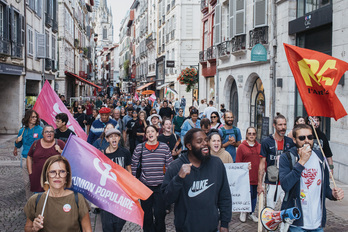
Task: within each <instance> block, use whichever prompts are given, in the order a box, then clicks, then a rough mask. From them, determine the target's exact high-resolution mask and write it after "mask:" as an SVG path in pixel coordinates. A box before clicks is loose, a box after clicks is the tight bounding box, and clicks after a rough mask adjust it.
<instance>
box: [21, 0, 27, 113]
mask: <svg viewBox="0 0 348 232" xmlns="http://www.w3.org/2000/svg"><path fill="white" fill-rule="evenodd" d="M23 6H24V22H23V23H24V30H25V32H24V35H26V34H27V5H26V3H25V1H23ZM22 39H23V38H22ZM27 42H28V41H27V36H24V45H23V50H24V59H23V65H24V96H23V97H24V99H23V102H24V104H23V105H24V107H23V114H22V116H24V112H25V97H26V96H27V81H26V75H27V46H26V45H27Z"/></svg>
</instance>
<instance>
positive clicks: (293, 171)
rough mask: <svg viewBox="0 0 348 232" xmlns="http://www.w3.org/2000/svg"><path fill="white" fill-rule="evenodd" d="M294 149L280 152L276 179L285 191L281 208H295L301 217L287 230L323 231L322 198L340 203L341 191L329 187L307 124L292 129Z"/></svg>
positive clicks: (322, 161)
mask: <svg viewBox="0 0 348 232" xmlns="http://www.w3.org/2000/svg"><path fill="white" fill-rule="evenodd" d="M293 137H294V139H293V140H294V142H295V143H296V147H293V148H291V149H290V150H289V151H287V152H285V153H283V154H282V155H281V156H280V160H279V179H280V183H281V186H282V188H283V189H284V191H285V193H286V194H285V197H284V201H283V204H282V207H281V209H282V210H284V209H289V208H292V207H297V208H298V209H299V211H300V212H301V213H300V215H301V217H300V218H299V219H298V220H295V221H294V222H293V224H292V225H291V226H290V228H289V231H290V232H295V231H300V232H301V231H317V232H323V231H324V230H323V228H324V227H325V223H326V208H325V198H328V199H330V200H333V201H336V200H342V199H343V197H344V192H343V190H342V189H340V188H333V189H331V188H330V177H329V171H330V167H329V166H328V163H327V162H325V158H324V156H323V154H322V153H321V151H320V150H315V149H314V150H313V145H314V141H313V140H314V136H313V134H312V128H311V127H310V126H309V125H305V124H301V125H297V126H296V127H295V128H294V129H293Z"/></svg>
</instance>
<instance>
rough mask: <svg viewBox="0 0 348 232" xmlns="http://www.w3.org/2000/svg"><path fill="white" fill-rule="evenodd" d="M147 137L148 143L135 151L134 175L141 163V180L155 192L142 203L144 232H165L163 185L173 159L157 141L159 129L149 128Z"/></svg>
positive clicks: (140, 145) (163, 144) (165, 146)
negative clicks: (165, 174)
mask: <svg viewBox="0 0 348 232" xmlns="http://www.w3.org/2000/svg"><path fill="white" fill-rule="evenodd" d="M145 136H146V138H147V141H146V142H144V143H141V144H138V145H137V146H136V148H135V150H134V153H133V157H132V174H133V175H134V176H135V175H136V172H137V167H138V163H139V161H140V162H141V165H142V168H141V174H140V177H139V180H140V181H141V182H142V183H143V184H145V185H146V186H147V187H148V188H150V189H151V190H152V191H153V193H152V195H151V196H150V197H149V198H148V199H147V200H145V201H143V200H142V201H141V207H142V208H143V210H144V228H143V229H144V231H157V232H164V231H165V230H166V226H165V221H164V220H165V215H166V211H165V207H166V204H165V201H164V199H163V196H162V193H161V185H162V183H163V179H164V173H165V171H166V170H167V168H168V166H169V165H170V163H171V162H172V161H173V159H172V154H171V151H170V149H169V147H168V146H167V144H165V143H162V142H159V141H158V140H157V137H158V129H157V127H155V126H154V125H149V126H147V127H146V129H145ZM154 218H155V219H154Z"/></svg>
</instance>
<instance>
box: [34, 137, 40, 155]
mask: <svg viewBox="0 0 348 232" xmlns="http://www.w3.org/2000/svg"><path fill="white" fill-rule="evenodd" d="M39 140H40V139H37V140H35V141H34V144H33V153H34V151H35V149H36V144H37V141H39Z"/></svg>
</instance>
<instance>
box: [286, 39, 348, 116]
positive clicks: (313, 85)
mask: <svg viewBox="0 0 348 232" xmlns="http://www.w3.org/2000/svg"><path fill="white" fill-rule="evenodd" d="M284 48H285V53H286V56H287V59H288V62H289V66H290V68H291V71H292V73H293V75H294V78H295V81H296V85H297V88H298V91H299V93H300V96H301V99H302V102H303V104H304V106H305V108H306V111H307V113H308V115H309V116H324V117H333V118H334V119H335V120H337V119H339V118H342V117H344V116H345V115H347V112H346V111H345V109H344V107H343V106H342V104H341V102H340V100H339V99H338V97H337V96H336V94H335V90H336V87H337V84H338V82H339V81H340V79H341V77H342V75H343V74H344V73H345V72H346V71H347V70H348V63H346V62H344V61H342V60H339V59H336V58H334V57H332V56H329V55H326V54H324V53H321V52H317V51H313V50H309V49H305V48H299V47H296V46H292V45H289V44H285V43H284Z"/></svg>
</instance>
